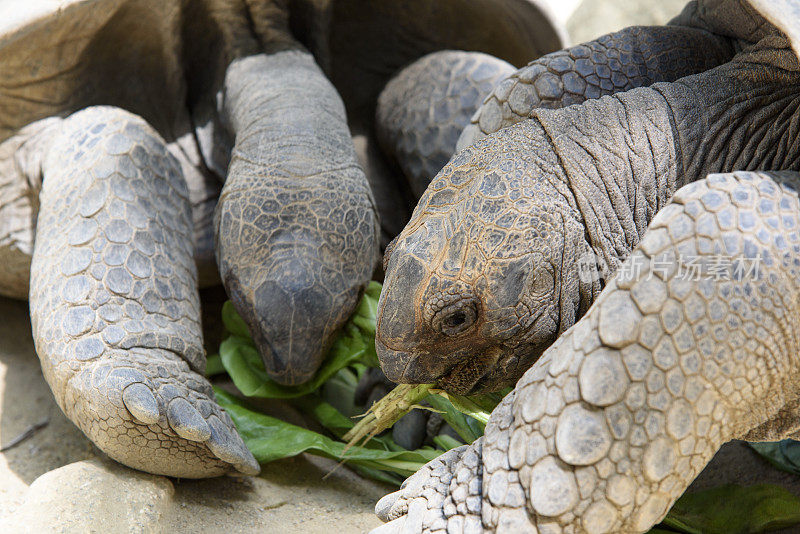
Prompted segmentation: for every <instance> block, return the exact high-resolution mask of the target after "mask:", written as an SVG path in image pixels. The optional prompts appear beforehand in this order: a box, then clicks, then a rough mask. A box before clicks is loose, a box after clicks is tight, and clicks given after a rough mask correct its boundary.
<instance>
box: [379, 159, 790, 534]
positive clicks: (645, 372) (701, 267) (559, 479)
mask: <svg viewBox="0 0 800 534" xmlns="http://www.w3.org/2000/svg"><path fill="white" fill-rule="evenodd" d="M799 178H800V176H798V173H796V172H775V173H759V172H737V173H732V174H718V175H710V176H709V177H708V178H707V179H705V180H701V181H699V182H696V183H694V184H691V185H688V186H686V187H683V188H682V189H680V190H679V191H678V192H677V193H676V195H675V196H674V197H673V200H672V201H671V203H670V204H669V205H668V206H666V207H665V208H664V209H663V210H662V211H661V212H659V214H658V215H657V216H656V217H655V218H654V220H653V222H652V223H651V225H650V228H649V229H648V231H647V233H646V234H645V236H644V237H643V239H642V241H641V242H640V244H639V245H638V246H637V247H636V249H635V250H634V251H633V253H632V254H631V256H630V257H629V258H628V259H627V260H626V262H625V263H624V264H623V265H622V266H621V268H620V270H619V271H618V273H617V276H616V277H615V278H614V279H613V280H611V282H610V283H609V285H608V286H607V288H606V289H605V291H604V292H603V293H602V294H601V296H600V297H599V299H598V300H597V302H596V303H595V305H594V306H593V307H592V308H591V309H590V310H589V312H588V313H587V314H586V316H585V317H584V318H583V319H581V320H580V321H579V322H578V323H577V324H576V325H575V326H574V327H572V328H571V329H569V330H568V331H567V332H565V333H564V335H563V336H562V337H561V338H559V340H558V341H557V342H556V343H555V344H554V345H553V346H552V347H551V348H550V349H548V350H547V351H546V352H545V353H544V354H543V356H542V358H541V359H540V360H539V361H537V362H536V364H535V365H534V366H533V367H532V368H531V369H530V370H529V371H528V372H527V373H526V374H525V375H524V376H523V378H522V379H521V380H520V382H519V383H518V384H517V387H516V389H515V390H514V391H513V392H512V393H511V394H510V395H509V397H507V398H506V399H505V400H504V401H503V403H501V404H500V405H499V406H498V407H497V409H495V411H494V412H493V414H492V417H491V419H490V421H489V424H488V425H487V427H486V433H485V436H484V438H483V441H482V444H477V445H473V446H472V447H471V448H472V449H473V452H474V453H475V454H479V455H480V459H481V461H480V464H479V465H474V464H470V465H469V466H468V465H466V463H465V461H466V460H459V461H456V462H453V463H452V465H451V466H450V467H448V468H447V470H448V471H449V476H450V479H451V480H450V483H449V487H448V488H447V491H446V494H445V495H442V492H441V491H439V489H440V486H441V484H440V481H441V480H442V479H443V477H445V478H446V477H447V475H445V474H443V473H441V472H439V471H436V470H435V469H424V470H423V471H421V472H420V473H418V474H417V475H414V476H413V477H412V478H411V479H409V481H408V482H407V485H406V488H404V490H402V491H401V492H399V493H398V494H395V496H394V497H389V498H387V499H384V500H382V501H381V502H380V510H379V513H380V514H381V516H382V517H383V518H384V519H393V520H394V521H393V522H391V523H389V524H388V525H386V526H384V527H381V529H382V530H380V532H384V531H386V532H392V531H395V532H400V531H406V530H403V529H405V528H408V531H414V532H420V531H422V532H444V531H445V529H447V532H453V531H454V532H462V531H463V532H466V531H468V530H469V529H468V528H467V526H469V525H472V524H473V523H474V522H475V521H476V519H477V518H478V517H479V518H480V525H478V526H481V527H482V528H483V529H485V530H488V531H495V532H537V531H538V532H540V533H541V532H548V533H550V532H590V533H606V532H622V533H632V532H646V531H647V530H648V529H649V528H650V527H651V526H652V525H653V524H655V523H657V522H658V521H660V520H661V519H662V518H663V517H664V515H665V514H666V513H667V511H668V510H669V508H670V506H671V505H672V503H674V502H675V500H676V499H677V498H678V497H679V496H680V495H681V494H682V493H683V492H684V490H685V489H686V488H687V487H688V485H689V484H690V483H691V481H692V480H693V479H694V478H695V477H696V476H697V475H698V474H699V473H700V471H701V470H702V469H703V467H704V466H705V465H706V463H707V462H708V461H709V460H710V459H711V457H712V456H713V455H714V454H715V452H716V451H717V450H718V448H719V447H720V446H721V445H722V444H723V443H725V442H726V441H728V440H730V439H732V438H737V437H742V436H745V435H755V434H760V435H769V436H771V437H773V438H775V437H780V435H787V434H789V433H791V432H792V431H796V429H797V425H796V424H790V423H791V422H787V421H786V420H784V419H785V416H787V414H791V413H792V412H793V410H792V409H791V408H792V407H793V406H795V403H796V400H797V398H798V381H797V376H798V373H800V358H799V357H798V349H800V335H798V332H800V262H798V258H800V236H799V235H798V233H797V228H798V227H800V202H798V194H797V188H798V187H800V179H799ZM753 429H758V430H757V431H756V432H754V431H753ZM467 450H469V449H467ZM462 454H463V457H464V458H466V457H467V455H466V453H462ZM434 471H436V476H435V477H434V476H433V474H434ZM471 484H472V485H476V486H477V485H479V486H480V488H481V489H480V496H481V498H480V500H479V501H478V502H476V501H475V499H472V501H470V498H471V492H470V490H469V488H470V487H471V486H470V485H471ZM408 488H412V490H413V491H412V490H409V489H408ZM470 502H472V506H470ZM419 503H422V504H419ZM477 504H479V506H478V507H477V508H476V505H477ZM415 507H416V508H415ZM414 510H417V511H416V512H415V513H416V514H417V515H418V516H419V517H417V516H412V511H414ZM406 512H407V513H406ZM412 519H413V520H414V521H415V524H414V525H411V524H410V523H409V522H410V521H411V520H412ZM404 522H405V524H404Z"/></svg>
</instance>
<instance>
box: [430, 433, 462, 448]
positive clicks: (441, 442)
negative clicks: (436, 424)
mask: <svg viewBox="0 0 800 534" xmlns="http://www.w3.org/2000/svg"><path fill="white" fill-rule="evenodd" d="M433 442H434V443H435V444H436V445H437V446H439V447H441V448H442V449H444V450H445V451H449V450H450V449H455V448H456V447H460V446H462V445H464V444H463V443H461V442H460V441H458V440H457V439H456V438H454V437H453V436H448V435H447V434H440V435H438V436H434V438H433Z"/></svg>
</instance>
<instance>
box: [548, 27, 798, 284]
mask: <svg viewBox="0 0 800 534" xmlns="http://www.w3.org/2000/svg"><path fill="white" fill-rule="evenodd" d="M786 46H787V44H786V42H785V40H783V39H782V38H781V37H780V36H774V35H773V36H768V37H765V38H764V39H762V40H761V41H760V42H759V43H756V44H755V45H751V46H750V47H749V48H748V49H746V50H744V51H743V52H742V53H740V55H739V56H738V57H737V58H736V59H735V60H734V61H732V62H730V63H728V64H726V65H722V66H720V67H717V68H715V69H712V70H710V71H708V72H705V73H702V74H697V75H693V76H688V77H686V78H682V79H680V80H678V81H677V82H674V83H657V84H655V85H653V86H652V87H646V88H639V89H634V90H631V91H627V92H625V93H620V94H616V95H612V96H607V97H603V98H601V99H599V100H594V101H587V102H585V103H584V104H582V105H580V106H573V107H570V108H565V109H561V110H540V111H538V112H537V114H536V120H538V121H539V122H540V124H541V125H542V127H543V128H544V130H545V131H546V133H547V135H548V137H549V139H550V141H551V143H552V145H553V150H554V151H555V152H556V154H557V155H558V157H559V165H560V166H561V167H562V169H563V173H564V179H565V180H566V182H567V184H568V185H569V189H570V191H571V192H572V194H573V195H574V197H575V199H576V202H577V204H578V207H579V211H580V214H581V217H582V219H583V222H584V224H585V227H586V233H587V236H588V241H589V243H590V244H591V247H592V249H593V250H594V252H595V253H596V254H597V256H598V258H599V260H600V261H599V265H600V270H601V271H602V272H603V275H604V277H605V278H608V277H610V276H611V275H613V273H614V272H615V271H616V270H617V268H618V266H619V264H620V263H621V262H622V261H624V260H625V258H626V257H627V255H628V254H629V252H630V251H631V250H632V249H633V248H634V247H635V246H636V244H637V243H638V242H639V239H640V238H641V237H642V235H643V234H644V231H645V230H646V229H647V225H648V224H649V223H650V221H651V220H652V218H653V217H654V216H655V214H656V213H657V212H658V210H659V209H661V208H662V207H663V206H664V205H665V204H666V203H667V202H668V201H669V199H670V198H671V197H672V195H673V194H674V193H675V191H676V190H677V189H679V188H680V187H681V186H683V185H685V184H687V183H690V182H693V181H695V180H699V179H701V178H704V177H705V176H706V175H707V174H709V173H713V172H730V171H733V170H796V169H797V162H796V161H795V158H794V155H795V154H797V150H796V147H797V136H796V135H795V134H794V132H796V131H797V130H796V128H797V127H798V125H799V124H798V123H799V122H800V119H799V118H798V114H797V107H798V83H799V82H798V80H800V76H798V73H797V59H796V58H795V56H794V55H793V54H792V52H791V51H790V50H788V48H786Z"/></svg>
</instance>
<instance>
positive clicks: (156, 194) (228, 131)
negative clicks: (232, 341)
mask: <svg viewBox="0 0 800 534" xmlns="http://www.w3.org/2000/svg"><path fill="white" fill-rule="evenodd" d="M405 7H408V6H407V5H406V4H403V5H400V4H398V3H395V2H393V1H380V2H376V1H370V2H368V3H365V2H363V0H338V1H337V2H335V4H326V5H324V6H323V5H321V4H320V3H318V2H313V1H308V2H306V1H304V0H292V1H288V0H287V1H283V0H202V1H193V2H181V1H177V0H170V1H168V2H162V1H155V0H141V1H139V0H137V1H135V2H134V1H132V0H89V1H77V0H70V1H67V2H62V3H59V5H58V6H57V9H56V8H54V7H53V6H51V5H49V4H39V3H37V2H33V3H31V4H30V5H27V6H26V8H25V9H19V8H18V6H16V5H15V4H13V3H10V2H6V3H0V72H2V73H3V80H2V83H0V188H2V191H3V198H2V202H0V259H1V260H2V262H3V269H2V270H0V294H3V295H6V296H12V297H17V298H25V297H27V296H29V297H30V308H31V319H32V326H33V336H34V340H35V342H36V348H37V352H38V354H39V357H40V359H41V362H42V368H43V372H44V375H45V377H46V378H47V380H48V383H49V384H50V386H51V389H52V390H53V393H54V396H55V397H56V400H57V402H58V403H59V405H60V407H61V408H62V409H63V410H64V412H65V413H66V414H67V415H68V416H69V417H70V419H72V421H73V422H75V424H76V425H78V426H79V427H80V428H81V429H82V430H83V431H84V432H85V433H86V435H87V436H88V437H89V438H90V439H91V440H92V441H94V443H95V444H97V445H98V446H99V447H100V448H101V449H102V450H103V451H105V452H106V453H108V454H109V456H111V457H113V458H115V459H117V460H119V461H120V462H122V463H125V464H127V465H129V466H131V467H135V468H138V469H142V470H145V471H150V472H154V473H160V474H166V475H172V476H179V477H207V476H215V475H219V474H222V473H226V472H240V473H245V474H253V473H257V472H258V466H257V464H256V463H255V461H254V459H253V457H252V455H251V454H250V453H249V452H248V451H247V449H246V448H245V446H244V444H243V442H242V440H241V439H240V438H239V436H238V434H237V433H236V431H235V429H234V427H233V424H232V421H231V419H230V418H229V417H228V415H227V414H225V413H224V412H223V411H222V410H221V409H220V408H219V406H218V405H217V404H216V402H215V400H214V395H213V392H212V390H211V388H210V385H209V384H208V382H207V381H206V380H205V378H204V377H203V372H204V369H205V354H204V352H203V349H202V338H201V330H200V313H199V311H200V310H199V299H198V294H197V285H198V282H199V283H200V284H210V283H215V281H218V280H219V278H218V276H219V277H221V279H222V281H223V283H224V284H225V286H226V289H227V292H228V294H229V295H230V297H231V299H232V301H233V302H234V305H235V306H236V308H237V310H238V311H239V313H240V314H241V315H242V316H243V318H244V320H245V322H247V324H248V326H249V328H250V330H251V333H252V334H253V338H254V339H255V341H256V343H257V344H258V346H259V350H260V352H261V355H262V357H263V359H264V363H265V366H266V368H267V371H268V372H269V373H270V375H271V376H272V377H273V378H274V379H276V380H277V381H279V382H282V383H285V384H296V383H300V382H303V381H305V380H306V379H308V378H309V377H310V376H312V375H313V373H314V372H315V370H316V369H317V367H318V365H319V363H320V362H321V360H322V357H323V355H324V354H325V352H326V350H327V347H328V345H329V343H330V342H331V341H332V339H333V335H334V334H335V331H336V330H337V329H338V328H339V327H340V326H341V325H342V323H343V322H344V321H345V320H346V318H347V317H348V316H349V315H350V313H351V312H352V310H353V308H354V306H355V305H356V303H357V300H358V297H359V295H360V293H361V291H362V290H363V288H364V286H365V285H366V283H367V281H368V280H369V278H370V276H371V274H372V271H373V268H374V264H375V260H376V258H377V251H378V222H377V215H376V209H375V203H374V201H373V197H372V194H371V191H370V187H369V184H368V182H367V180H366V178H365V176H364V173H363V171H362V169H361V168H360V166H359V164H358V160H357V158H356V153H355V150H354V146H353V141H352V138H351V132H350V131H349V130H348V127H347V121H348V117H347V116H346V115H345V108H344V106H343V103H342V100H341V98H340V97H339V95H338V94H337V91H336V90H335V89H334V86H333V85H332V84H331V83H330V82H329V81H328V80H327V79H326V77H325V76H324V75H323V73H322V70H321V69H320V67H318V66H317V64H316V63H315V60H314V58H312V56H311V54H310V53H309V52H308V51H307V50H306V49H305V48H304V47H303V46H301V45H300V44H299V43H298V41H296V40H295V37H298V38H300V39H302V40H303V42H304V43H305V44H307V45H308V46H309V48H310V49H311V50H313V51H314V53H315V55H316V58H317V60H319V61H320V62H321V63H322V64H323V65H325V66H326V67H327V68H328V69H330V73H331V74H332V76H333V78H334V80H338V82H337V83H338V84H339V87H338V89H339V91H341V92H343V93H344V94H347V95H348V98H349V99H350V103H351V104H352V105H353V106H354V109H355V110H356V112H354V114H353V115H352V116H351V117H350V119H356V120H355V121H354V122H355V123H356V124H358V125H360V128H361V129H362V131H363V130H364V128H365V125H366V126H371V122H369V121H368V122H366V123H365V122H364V121H363V120H360V121H359V120H358V119H359V117H364V116H369V117H370V121H371V117H373V116H374V113H369V114H367V115H364V114H363V113H361V112H360V111H363V109H365V108H369V107H370V106H373V108H374V101H375V100H376V98H377V92H378V91H379V88H380V87H382V86H383V85H384V84H385V83H386V81H388V78H389V77H390V76H391V74H392V73H393V72H394V71H395V70H397V68H399V67H400V66H402V65H405V64H408V63H409V62H411V61H413V60H414V59H416V58H418V57H419V56H421V55H423V54H425V53H427V52H430V51H432V50H437V49H441V48H447V47H449V46H453V45H459V44H466V45H470V46H474V47H476V48H478V49H487V50H488V51H490V52H494V53H496V54H499V55H500V56H502V57H509V56H516V57H520V54H521V51H523V50H528V51H530V50H533V51H537V50H538V51H540V52H541V53H544V52H548V51H551V50H554V49H557V48H558V43H559V42H560V34H559V33H558V32H557V31H556V30H555V28H554V27H553V26H552V25H551V24H550V23H549V20H548V19H547V17H546V16H545V15H544V14H543V13H542V11H541V10H540V9H539V8H538V7H537V4H536V2H535V1H533V0H502V1H497V2H495V1H494V0H491V1H490V0H474V1H473V0H470V2H468V3H464V2H458V1H452V0H450V1H443V2H440V3H435V4H434V3H429V2H427V0H425V2H422V3H421V5H419V6H417V7H416V8H415V9H416V11H415V12H414V13H413V16H410V13H409V12H404V11H403V10H404V9H405ZM398 10H399V11H398ZM448 14H449V15H451V16H450V17H449V18H447V20H451V21H452V23H453V24H454V25H457V27H458V29H459V32H462V31H463V33H459V32H453V31H443V30H447V28H440V27H438V26H437V25H435V24H433V23H432V22H433V21H436V20H440V19H442V18H443V17H442V15H448ZM381 17H383V18H381ZM487 17H488V18H487ZM486 20H492V21H493V22H494V23H493V25H492V27H493V30H492V32H497V34H498V35H499V34H505V35H506V36H507V37H508V38H507V39H505V40H504V41H503V43H502V44H501V45H498V46H493V45H491V44H488V43H487V42H484V41H482V40H481V39H484V38H485V37H486V35H484V34H480V35H479V34H477V33H475V32H471V31H469V29H470V28H471V27H474V25H475V24H478V23H480V24H483V23H485V22H486ZM387 21H390V22H391V24H388V23H387ZM353 23H355V24H356V26H355V31H354V27H353V26H352V24H353ZM415 24H416V25H415ZM290 26H291V32H290V30H289V28H290ZM455 27H456V26H454V28H455ZM532 28H538V30H539V31H537V32H532V31H531V29H532ZM492 32H489V36H491V35H492ZM476 35H477V37H474V36H476ZM354 36H356V37H358V39H354V38H353V37H354ZM370 39H372V41H370ZM417 42H419V43H420V45H417V44H416V43H417ZM348 47H355V50H353V49H348ZM343 51H345V52H347V53H346V54H343V53H342V52H343ZM356 52H358V53H356ZM342 56H344V57H346V58H347V60H346V61H344V62H343V61H342ZM356 56H358V57H356ZM348 69H350V70H348ZM347 73H350V74H359V73H360V74H365V76H364V77H363V79H362V78H359V77H358V76H354V77H353V78H354V79H353V81H349V82H348V77H347V76H344V78H343V74H347ZM376 73H377V74H376ZM366 74H369V76H366ZM372 144H374V143H372ZM223 180H224V186H223V185H222V181H223ZM378 181H380V179H378ZM34 242H35V246H34ZM215 259H216V264H217V265H218V267H219V275H217V268H216V267H217V265H215ZM29 272H30V283H29Z"/></svg>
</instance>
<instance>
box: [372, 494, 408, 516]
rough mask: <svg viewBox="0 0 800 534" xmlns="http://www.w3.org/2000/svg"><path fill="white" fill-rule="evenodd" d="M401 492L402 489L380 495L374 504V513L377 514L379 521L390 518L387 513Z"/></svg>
mask: <svg viewBox="0 0 800 534" xmlns="http://www.w3.org/2000/svg"><path fill="white" fill-rule="evenodd" d="M402 493H403V492H402V490H400V491H395V492H394V493H390V494H388V495H384V496H383V497H381V500H379V501H378V503H377V504H376V505H375V515H377V516H378V518H379V519H380V520H381V521H389V520H390V519H391V516H390V515H389V514H390V513H391V511H392V507H393V506H394V504H395V503H396V502H397V501H398V499H400V497H401V494H402Z"/></svg>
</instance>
